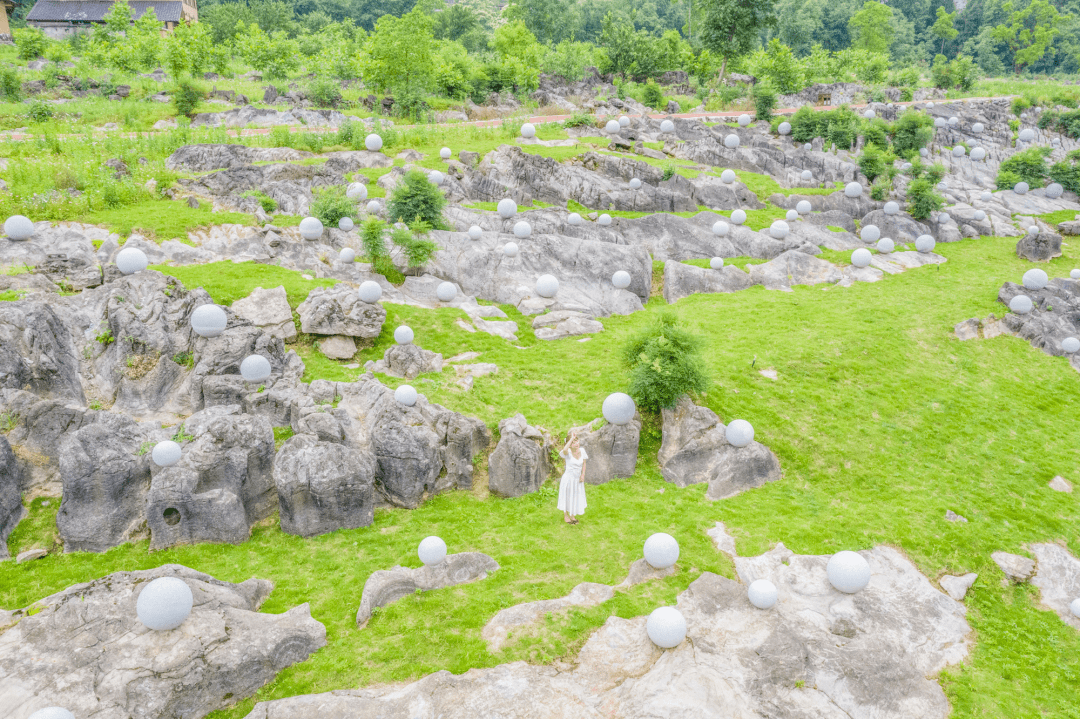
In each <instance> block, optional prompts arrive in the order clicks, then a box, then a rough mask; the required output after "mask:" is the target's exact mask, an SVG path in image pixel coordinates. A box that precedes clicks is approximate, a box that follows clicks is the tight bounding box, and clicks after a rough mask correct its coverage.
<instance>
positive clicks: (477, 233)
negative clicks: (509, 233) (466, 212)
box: [469, 225, 484, 240]
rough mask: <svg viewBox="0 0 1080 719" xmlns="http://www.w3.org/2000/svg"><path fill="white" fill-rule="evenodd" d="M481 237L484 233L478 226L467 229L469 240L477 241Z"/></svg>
mask: <svg viewBox="0 0 1080 719" xmlns="http://www.w3.org/2000/svg"><path fill="white" fill-rule="evenodd" d="M483 236H484V231H483V230H482V229H480V225H473V226H472V227H470V228H469V239H470V240H479V239H480V238H481V237H483Z"/></svg>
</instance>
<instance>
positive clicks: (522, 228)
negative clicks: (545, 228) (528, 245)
mask: <svg viewBox="0 0 1080 719" xmlns="http://www.w3.org/2000/svg"><path fill="white" fill-rule="evenodd" d="M531 234H532V225H530V224H529V223H528V222H526V221H525V220H520V221H518V222H516V223H514V236H516V237H528V236H529V235H531Z"/></svg>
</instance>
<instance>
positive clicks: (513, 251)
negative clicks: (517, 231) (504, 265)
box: [503, 242, 518, 257]
mask: <svg viewBox="0 0 1080 719" xmlns="http://www.w3.org/2000/svg"><path fill="white" fill-rule="evenodd" d="M503 254H504V255H506V256H507V257H517V256H518V246H517V243H516V242H507V243H506V244H505V245H503Z"/></svg>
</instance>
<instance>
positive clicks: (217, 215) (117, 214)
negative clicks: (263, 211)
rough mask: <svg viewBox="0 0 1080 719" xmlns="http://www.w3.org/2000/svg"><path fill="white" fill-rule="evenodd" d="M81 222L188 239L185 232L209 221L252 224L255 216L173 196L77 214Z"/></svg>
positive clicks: (125, 231) (154, 237)
mask: <svg viewBox="0 0 1080 719" xmlns="http://www.w3.org/2000/svg"><path fill="white" fill-rule="evenodd" d="M79 221H80V222H87V223H90V224H92V225H105V226H106V227H108V228H109V229H110V230H111V231H113V232H115V233H117V234H118V235H120V236H121V237H122V238H125V239H126V238H127V236H128V235H130V234H131V233H132V232H138V233H140V234H142V235H144V236H145V237H146V238H147V239H148V240H156V241H157V242H158V243H159V244H160V243H161V242H162V241H164V240H176V239H178V240H181V241H182V242H187V241H188V239H187V233H188V232H191V231H192V230H197V229H200V228H204V227H210V226H211V225H224V224H237V225H252V224H254V222H255V218H254V216H252V215H249V214H246V213H242V212H211V207H210V204H209V203H207V202H203V203H201V204H200V205H199V207H198V208H194V207H188V206H187V203H186V202H178V201H175V200H147V201H145V202H139V203H137V204H134V205H127V206H124V207H118V208H116V209H114V210H97V211H95V212H91V213H89V214H87V215H84V216H83V217H81V218H79Z"/></svg>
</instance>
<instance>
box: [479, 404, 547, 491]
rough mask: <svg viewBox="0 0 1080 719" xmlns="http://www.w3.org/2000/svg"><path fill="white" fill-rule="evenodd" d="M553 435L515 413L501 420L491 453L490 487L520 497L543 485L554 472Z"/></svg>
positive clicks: (492, 489)
mask: <svg viewBox="0 0 1080 719" xmlns="http://www.w3.org/2000/svg"><path fill="white" fill-rule="evenodd" d="M552 449H553V445H552V442H551V438H550V437H549V436H548V435H547V434H546V433H544V432H543V431H542V430H540V429H537V428H536V427H533V426H532V425H530V424H529V423H528V422H527V421H526V419H525V416H524V415H522V414H516V415H514V416H513V417H510V418H509V419H504V420H503V421H501V422H499V443H498V444H497V445H496V446H495V451H494V452H492V453H491V456H490V457H488V489H489V490H490V491H491V493H492V494H494V495H496V496H499V497H520V496H522V495H523V494H529V493H531V492H535V491H537V490H538V489H540V485H542V484H543V483H544V480H546V479H547V478H548V475H550V474H551V470H552V466H551V451H552Z"/></svg>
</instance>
